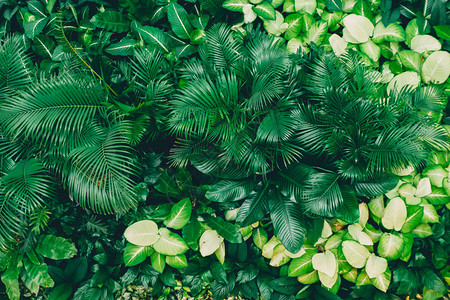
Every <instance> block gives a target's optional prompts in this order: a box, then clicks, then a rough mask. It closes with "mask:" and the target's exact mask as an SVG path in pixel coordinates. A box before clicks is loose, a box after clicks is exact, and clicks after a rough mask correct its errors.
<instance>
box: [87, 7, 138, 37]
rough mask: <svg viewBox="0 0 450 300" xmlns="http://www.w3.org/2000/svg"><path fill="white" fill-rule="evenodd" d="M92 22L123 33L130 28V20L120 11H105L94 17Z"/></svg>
mask: <svg viewBox="0 0 450 300" xmlns="http://www.w3.org/2000/svg"><path fill="white" fill-rule="evenodd" d="M91 23H92V24H94V25H95V26H96V27H100V28H104V29H106V30H108V31H113V32H117V33H122V32H126V31H128V30H130V20H128V19H127V18H126V17H125V15H123V14H122V13H120V12H118V11H105V12H101V13H98V14H96V15H95V16H93V17H92V19H91Z"/></svg>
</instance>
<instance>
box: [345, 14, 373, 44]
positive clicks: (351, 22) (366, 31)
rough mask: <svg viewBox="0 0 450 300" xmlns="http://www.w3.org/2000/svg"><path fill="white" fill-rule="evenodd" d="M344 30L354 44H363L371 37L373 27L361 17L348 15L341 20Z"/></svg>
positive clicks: (367, 20)
mask: <svg viewBox="0 0 450 300" xmlns="http://www.w3.org/2000/svg"><path fill="white" fill-rule="evenodd" d="M343 22H344V26H345V29H347V31H348V33H349V34H350V35H351V37H353V38H354V40H355V41H356V43H365V42H367V41H368V40H369V37H371V36H372V34H373V30H374V26H373V24H372V22H370V20H369V19H367V18H366V17H363V16H358V15H355V14H350V15H348V16H346V17H345V18H344V19H343Z"/></svg>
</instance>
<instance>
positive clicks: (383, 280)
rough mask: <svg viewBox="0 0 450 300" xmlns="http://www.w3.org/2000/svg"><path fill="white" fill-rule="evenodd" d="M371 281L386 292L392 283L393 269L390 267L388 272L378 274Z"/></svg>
mask: <svg viewBox="0 0 450 300" xmlns="http://www.w3.org/2000/svg"><path fill="white" fill-rule="evenodd" d="M371 281H372V284H373V286H374V287H376V288H377V289H379V290H380V291H382V292H385V293H386V292H387V290H388V288H389V284H390V283H391V271H390V270H389V268H388V269H387V270H386V272H384V273H381V274H379V275H377V276H376V277H374V278H372V280H371Z"/></svg>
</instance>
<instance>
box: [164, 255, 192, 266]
mask: <svg viewBox="0 0 450 300" xmlns="http://www.w3.org/2000/svg"><path fill="white" fill-rule="evenodd" d="M166 264H168V265H169V266H171V267H173V268H176V269H179V268H184V267H187V265H188V263H187V259H186V256H185V255H184V254H182V255H176V256H166Z"/></svg>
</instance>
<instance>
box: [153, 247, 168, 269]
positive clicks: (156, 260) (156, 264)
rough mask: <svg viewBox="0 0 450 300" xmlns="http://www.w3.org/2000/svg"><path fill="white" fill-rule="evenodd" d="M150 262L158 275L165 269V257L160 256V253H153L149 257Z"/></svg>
mask: <svg viewBox="0 0 450 300" xmlns="http://www.w3.org/2000/svg"><path fill="white" fill-rule="evenodd" d="M150 260H151V263H152V267H153V269H155V270H156V271H158V272H159V273H162V272H163V271H164V268H165V267H166V257H165V255H162V254H161V253H158V252H156V251H155V252H153V253H152V254H151V255H150Z"/></svg>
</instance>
